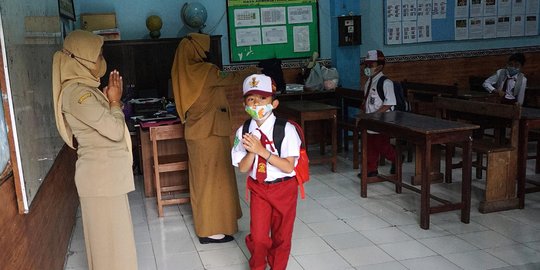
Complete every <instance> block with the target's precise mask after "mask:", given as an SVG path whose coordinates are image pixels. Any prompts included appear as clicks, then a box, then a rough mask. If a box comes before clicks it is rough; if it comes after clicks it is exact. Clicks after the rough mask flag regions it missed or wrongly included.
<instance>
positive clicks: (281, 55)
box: [227, 0, 319, 62]
mask: <svg viewBox="0 0 540 270" xmlns="http://www.w3.org/2000/svg"><path fill="white" fill-rule="evenodd" d="M227 18H228V20H227V22H228V29H229V52H230V59H231V62H246V61H258V60H263V59H270V58H278V59H288V58H306V57H310V56H311V55H312V54H313V52H315V51H317V52H318V51H319V18H318V8H317V0H228V1H227Z"/></svg>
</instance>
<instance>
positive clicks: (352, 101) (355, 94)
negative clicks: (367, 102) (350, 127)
mask: <svg viewBox="0 0 540 270" xmlns="http://www.w3.org/2000/svg"><path fill="white" fill-rule="evenodd" d="M335 93H336V105H337V106H338V107H340V108H341V114H340V116H341V119H348V118H349V108H354V109H360V105H361V104H362V101H363V100H364V91H360V90H354V89H349V88H343V87H337V88H336V90H335Z"/></svg>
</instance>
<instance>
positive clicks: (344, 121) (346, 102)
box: [335, 87, 364, 169]
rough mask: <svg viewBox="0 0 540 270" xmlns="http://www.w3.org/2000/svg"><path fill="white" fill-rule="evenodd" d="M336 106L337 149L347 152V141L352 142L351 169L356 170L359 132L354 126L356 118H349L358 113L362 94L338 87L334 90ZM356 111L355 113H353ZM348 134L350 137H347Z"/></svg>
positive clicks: (357, 165)
mask: <svg viewBox="0 0 540 270" xmlns="http://www.w3.org/2000/svg"><path fill="white" fill-rule="evenodd" d="M335 93H336V105H337V106H338V107H340V108H341V109H340V110H339V112H338V115H337V129H338V148H339V149H341V148H342V146H343V149H344V150H345V151H348V150H349V140H352V145H353V168H354V169H358V167H359V163H360V161H359V160H360V159H359V154H358V153H359V151H360V148H359V141H360V137H359V135H360V130H359V129H358V125H357V124H356V121H357V120H356V118H355V117H351V113H352V114H354V115H356V114H357V113H358V112H359V111H360V105H361V104H362V101H363V99H364V92H363V91H360V90H354V89H349V88H343V87H338V88H336V90H335ZM353 109H354V110H356V111H355V112H354V111H353ZM349 132H351V133H352V135H349Z"/></svg>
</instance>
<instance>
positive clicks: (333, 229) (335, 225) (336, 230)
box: [307, 219, 354, 236]
mask: <svg viewBox="0 0 540 270" xmlns="http://www.w3.org/2000/svg"><path fill="white" fill-rule="evenodd" d="M307 225H308V226H309V227H310V228H311V229H312V230H313V231H314V232H315V233H316V234H317V235H319V236H324V235H331V234H340V233H346V232H352V231H354V229H353V228H352V227H351V226H349V225H348V224H346V223H345V222H343V220H341V219H339V220H331V221H326V222H317V223H309V224H307Z"/></svg>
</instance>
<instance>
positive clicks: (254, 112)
mask: <svg viewBox="0 0 540 270" xmlns="http://www.w3.org/2000/svg"><path fill="white" fill-rule="evenodd" d="M272 109H274V107H272V104H266V105H262V106H255V108H253V107H251V106H248V105H246V112H247V113H248V114H249V116H251V118H253V120H266V118H268V116H270V114H271V113H272Z"/></svg>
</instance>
